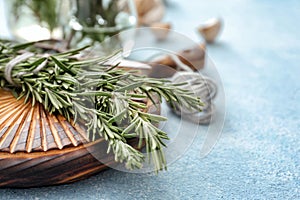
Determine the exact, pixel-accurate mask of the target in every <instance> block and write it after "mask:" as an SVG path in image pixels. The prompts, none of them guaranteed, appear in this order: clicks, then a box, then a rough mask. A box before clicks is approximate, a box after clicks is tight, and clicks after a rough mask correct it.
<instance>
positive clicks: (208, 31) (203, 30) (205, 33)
mask: <svg viewBox="0 0 300 200" xmlns="http://www.w3.org/2000/svg"><path fill="white" fill-rule="evenodd" d="M222 25H223V23H222V20H221V19H219V18H212V19H209V20H208V21H206V22H205V23H204V24H203V25H201V26H200V27H199V28H198V32H199V33H200V34H201V35H202V37H203V38H204V39H205V41H206V42H207V43H213V42H214V41H215V40H216V38H217V37H218V35H219V34H220V32H221V29H222Z"/></svg>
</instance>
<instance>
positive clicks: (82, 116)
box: [0, 42, 202, 171]
mask: <svg viewBox="0 0 300 200" xmlns="http://www.w3.org/2000/svg"><path fill="white" fill-rule="evenodd" d="M32 45H33V43H30V45H28V44H27V45H26V44H22V45H13V44H11V43H1V42H0V88H7V89H10V90H11V91H12V92H13V93H14V94H16V96H17V98H18V99H21V98H23V97H24V98H25V102H26V101H30V100H31V101H32V104H33V105H34V104H35V103H36V102H39V103H41V104H42V105H43V106H44V107H45V109H46V110H48V111H49V112H50V113H54V114H58V113H59V114H61V115H63V116H64V117H66V118H67V119H68V120H73V121H75V122H76V123H81V124H83V125H84V126H85V127H86V128H87V135H88V138H89V140H90V141H94V140H97V139H98V138H105V140H106V141H107V142H108V144H109V148H108V150H107V152H110V151H112V152H113V153H114V155H115V160H116V161H118V162H125V164H126V167H127V168H128V169H134V168H141V167H142V164H143V162H144V160H145V157H144V155H143V154H142V153H141V152H140V151H138V150H136V149H134V148H133V147H131V146H130V145H129V144H128V141H129V140H130V139H132V138H137V139H138V140H139V147H140V148H141V147H142V146H143V144H144V142H145V144H146V150H147V152H148V153H150V155H151V157H152V160H153V163H154V165H155V170H156V171H159V170H163V169H166V159H165V157H164V154H163V148H164V146H165V144H164V140H167V139H168V135H167V133H165V132H163V131H162V130H160V129H158V128H157V127H156V126H155V124H157V123H159V122H161V121H165V120H166V118H164V117H162V116H159V115H155V114H149V113H147V110H146V108H147V104H146V102H147V101H146V100H145V99H150V100H151V101H153V103H154V104H155V105H157V104H158V101H160V102H161V101H162V98H164V99H165V100H166V101H168V102H169V103H170V105H173V104H174V103H179V104H180V105H184V106H188V107H190V108H191V109H197V110H201V107H202V103H201V101H200V99H199V98H195V97H193V96H191V95H190V91H187V90H184V89H181V88H180V87H178V84H177V85H176V84H172V83H171V82H169V81H167V80H160V79H153V78H148V77H144V76H141V75H138V74H136V73H134V72H132V71H126V70H123V69H120V68H118V67H116V66H111V67H110V68H108V67H107V65H105V64H104V62H105V61H106V60H107V59H109V58H102V59H95V58H93V59H89V58H85V59H84V58H81V59H78V55H80V53H82V49H77V50H71V51H68V52H63V53H57V54H51V55H48V54H38V53H36V52H40V50H39V51H37V50H32V49H34V48H31V50H32V52H33V53H34V54H33V56H32V57H30V58H28V59H27V60H25V61H23V62H19V63H18V64H16V65H15V66H14V67H13V69H12V71H11V74H7V71H6V67H7V66H8V63H9V62H10V63H11V61H12V60H14V59H16V57H17V56H19V55H20V54H23V53H24V52H26V51H27V50H28V46H29V47H32ZM41 65H43V66H41ZM7 76H11V78H12V82H13V84H11V83H9V81H7V79H8V78H7ZM157 98H158V101H156V99H157Z"/></svg>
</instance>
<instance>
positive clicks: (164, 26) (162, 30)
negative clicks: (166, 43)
mask: <svg viewBox="0 0 300 200" xmlns="http://www.w3.org/2000/svg"><path fill="white" fill-rule="evenodd" d="M171 27H172V25H171V24H170V23H165V22H156V23H153V24H151V25H150V28H151V31H152V33H153V34H154V36H155V37H156V39H157V40H159V41H162V40H165V39H167V37H168V35H169V32H170V29H171Z"/></svg>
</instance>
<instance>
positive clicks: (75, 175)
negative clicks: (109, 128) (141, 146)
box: [0, 90, 160, 188]
mask: <svg viewBox="0 0 300 200" xmlns="http://www.w3.org/2000/svg"><path fill="white" fill-rule="evenodd" d="M147 110H148V112H150V113H156V114H158V113H159V112H160V111H159V109H158V108H157V107H156V106H154V105H153V104H152V103H151V101H149V102H148V109H147ZM137 143H138V141H137V140H131V141H130V144H131V145H132V146H133V147H135V148H137V146H136V145H137ZM106 151H107V143H106V141H104V140H103V139H99V140H97V141H95V142H87V139H86V138H85V134H84V131H83V130H82V129H80V127H78V126H73V125H72V123H69V122H68V121H67V120H66V119H65V118H64V117H62V116H55V115H50V114H49V113H47V112H46V111H45V110H44V108H43V106H42V105H40V104H36V105H35V106H34V107H32V105H31V103H30V102H29V103H26V104H24V101H22V100H20V101H17V100H16V99H15V97H13V96H12V94H11V93H10V92H8V91H4V90H0V187H18V188H28V187H40V186H49V185H57V184H65V183H72V182H75V181H78V180H82V179H85V178H87V177H89V176H91V175H93V174H96V173H98V172H100V171H102V170H104V169H107V168H108V166H111V165H115V164H116V163H115V162H114V156H113V155H112V154H107V153H106ZM99 160H101V162H102V163H101V162H100V161H99Z"/></svg>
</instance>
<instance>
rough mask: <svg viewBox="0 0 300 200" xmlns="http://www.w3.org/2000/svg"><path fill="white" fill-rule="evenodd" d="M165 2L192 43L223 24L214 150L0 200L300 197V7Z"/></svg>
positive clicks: (290, 1) (12, 192) (289, 0)
mask: <svg viewBox="0 0 300 200" xmlns="http://www.w3.org/2000/svg"><path fill="white" fill-rule="evenodd" d="M170 2H171V6H170V8H169V11H168V14H167V16H166V21H171V22H172V23H173V25H174V29H175V30H177V31H179V32H181V33H184V34H186V35H187V36H189V37H191V38H193V39H194V40H199V39H198V36H197V34H196V33H195V27H196V26H197V25H198V24H199V23H200V22H202V21H203V20H205V19H207V18H209V17H211V16H221V17H222V18H223V19H224V21H225V29H224V32H223V34H222V36H221V38H220V41H219V42H218V43H217V44H215V45H211V46H209V47H208V53H209V55H210V57H211V59H212V60H213V61H214V62H215V64H216V66H217V68H218V70H219V73H220V75H221V77H222V79H223V84H224V87H225V91H226V100H227V108H226V110H227V116H226V120H225V126H224V129H223V133H222V136H221V139H220V141H219V142H218V144H217V145H216V147H215V149H214V150H213V152H212V153H211V154H210V155H209V156H207V157H206V158H204V159H200V158H199V151H200V144H201V142H202V139H203V138H201V137H198V138H197V139H196V140H195V142H194V143H193V145H192V146H191V148H190V149H189V150H188V152H187V153H186V154H185V155H184V156H183V157H182V158H181V159H179V160H178V161H177V162H175V163H174V164H172V165H171V166H170V167H169V170H168V171H167V172H163V173H160V174H159V175H154V174H142V175H140V174H130V173H124V172H119V171H115V170H108V171H105V172H104V173H101V174H99V175H97V176H94V177H92V178H90V179H88V180H85V181H82V182H79V183H75V184H71V185H64V186H58V187H47V188H35V189H26V190H19V189H0V199H114V200H117V199H123V200H124V199H300V117H299V115H300V104H299V101H300V23H299V21H300V1H298V0H286V1H279V0H274V1H268V0H244V1H241V0H224V1H218V0H211V1H205V0H191V1H179V0H176V1H175V0H172V1H170ZM184 2H186V3H184ZM1 31H2V30H1ZM199 134H200V133H199Z"/></svg>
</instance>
